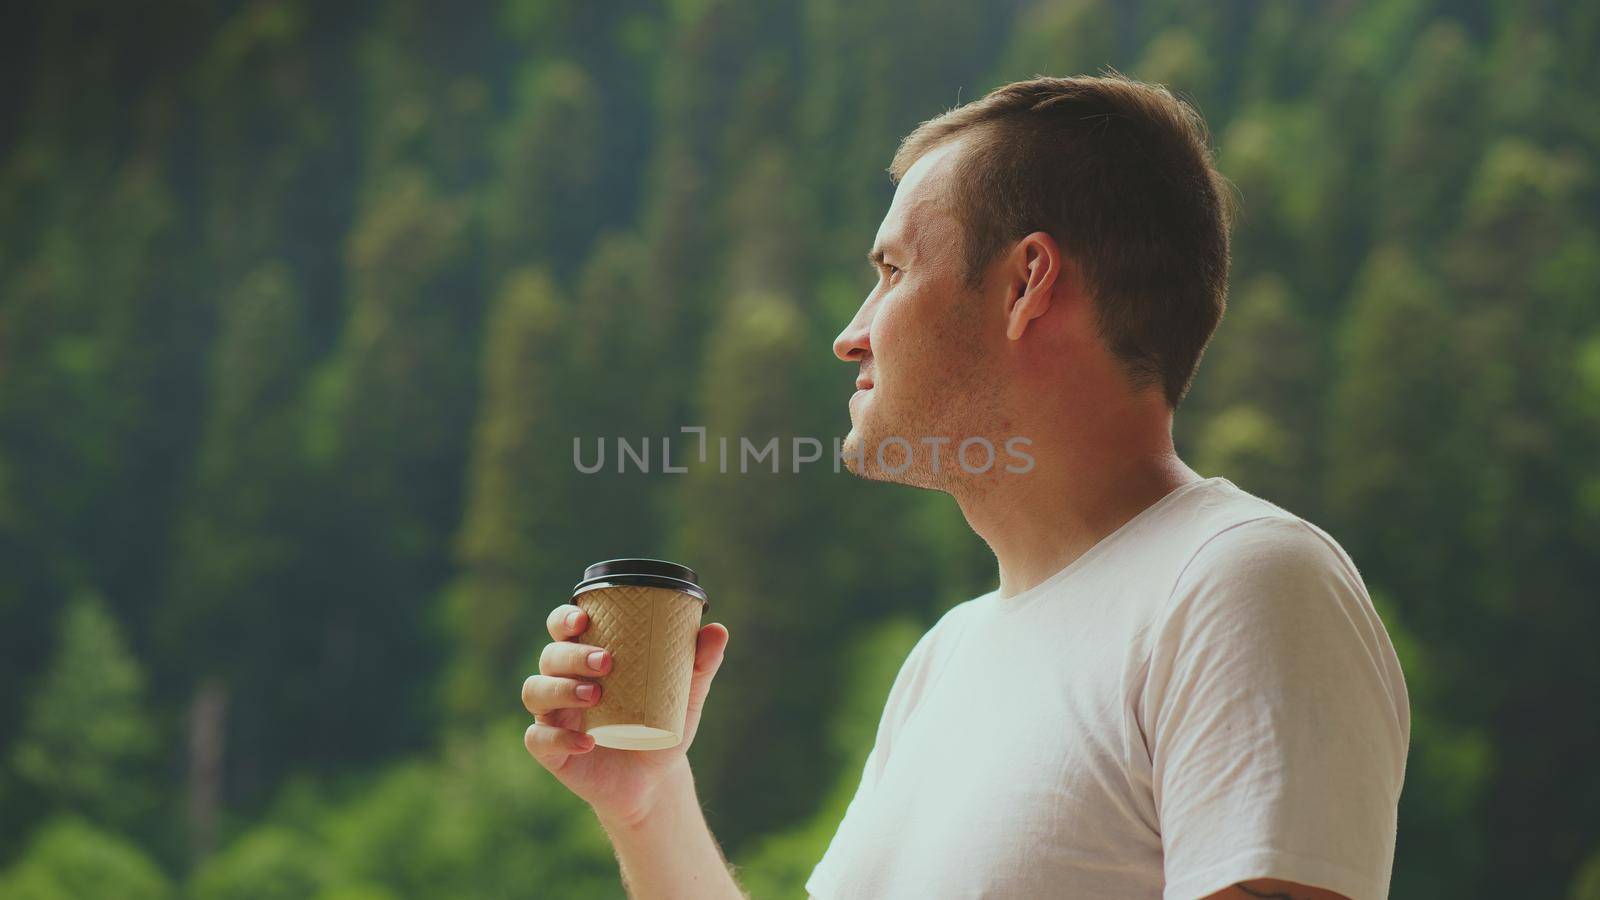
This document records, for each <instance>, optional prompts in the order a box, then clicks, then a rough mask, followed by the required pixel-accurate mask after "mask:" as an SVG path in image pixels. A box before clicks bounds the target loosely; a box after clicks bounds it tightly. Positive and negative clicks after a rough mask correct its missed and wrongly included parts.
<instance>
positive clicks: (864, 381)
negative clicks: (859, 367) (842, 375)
mask: <svg viewBox="0 0 1600 900" xmlns="http://www.w3.org/2000/svg"><path fill="white" fill-rule="evenodd" d="M856 390H858V391H870V390H872V379H871V378H868V377H866V376H865V375H863V376H862V377H860V378H857V379H856Z"/></svg>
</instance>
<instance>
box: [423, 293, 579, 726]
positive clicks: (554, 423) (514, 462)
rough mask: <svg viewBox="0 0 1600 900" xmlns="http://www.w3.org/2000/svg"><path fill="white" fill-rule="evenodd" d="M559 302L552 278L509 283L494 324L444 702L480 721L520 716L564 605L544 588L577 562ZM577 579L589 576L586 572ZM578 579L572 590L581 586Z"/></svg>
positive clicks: (454, 593)
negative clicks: (521, 693) (522, 687)
mask: <svg viewBox="0 0 1600 900" xmlns="http://www.w3.org/2000/svg"><path fill="white" fill-rule="evenodd" d="M565 315H566V311H565V310H564V309H563V301H562V299H561V298H560V297H559V295H558V294H557V293H556V289H555V286H554V285H553V284H552V283H551V281H550V278H549V276H548V274H546V273H545V272H542V271H540V270H537V269H522V270H518V271H517V272H515V273H513V275H512V276H511V278H510V279H509V280H508V281H507V283H506V285H505V287H504V288H502V290H501V291H500V293H499V295H498V296H497V298H496V302H495V306H494V309H493V311H492V312H491V315H490V317H489V324H488V347H487V348H486V351H485V353H484V362H483V384H484V386H483V395H484V398H483V403H482V406H481V409H480V414H479V421H478V425H477V427H476V428H475V430H474V432H473V449H472V457H471V460H472V461H471V468H470V470H469V476H468V477H469V479H470V483H471V487H470V498H469V501H468V504H467V510H466V516H465V519H464V520H463V523H462V526H461V532H460V534H459V535H458V537H457V539H456V546H457V551H456V552H457V556H458V559H459V560H460V562H461V565H462V572H461V575H460V576H459V577H458V578H457V580H456V581H455V582H454V584H453V585H452V586H451V587H450V589H449V591H448V593H447V595H446V600H445V607H446V614H447V615H448V617H449V627H450V630H451V633H452V635H453V637H454V639H455V648H454V649H455V653H454V659H453V663H452V667H451V676H450V679H449V682H448V684H447V686H446V691H447V697H446V703H447V705H448V707H449V709H450V710H451V711H452V712H454V713H457V714H461V715H469V716H475V717H481V716H484V715H487V714H490V713H492V712H494V711H506V710H508V709H514V708H515V707H514V706H513V705H512V704H513V703H514V690H513V689H514V687H515V685H517V684H518V683H519V682H520V677H519V673H520V676H526V675H528V674H530V673H531V672H532V671H533V669H532V667H531V666H530V662H531V661H532V659H533V658H534V657H533V655H532V653H531V650H532V649H533V648H534V647H536V646H538V645H539V644H540V636H541V635H544V638H543V640H545V641H548V640H549V636H548V635H547V634H545V629H544V620H545V616H546V615H547V614H548V613H549V611H550V609H551V608H552V607H554V606H556V605H558V604H560V603H562V602H564V598H562V597H560V596H559V595H555V594H550V595H547V596H546V598H545V599H546V600H547V602H545V603H541V602H540V595H539V592H538V590H537V587H538V586H539V585H540V584H546V585H547V588H553V587H554V585H550V584H548V582H549V580H550V578H551V576H552V575H557V576H559V574H563V570H565V569H571V568H572V567H573V566H574V565H578V563H577V562H576V561H575V560H573V559H571V558H570V557H568V556H567V555H565V554H563V553H562V552H561V549H562V547H563V535H564V534H567V533H568V530H567V526H566V523H565V521H564V519H565V514H564V511H565V510H566V509H568V508H570V505H571V504H572V503H573V502H574V501H575V500H576V499H577V498H575V497H573V496H572V495H571V493H570V492H566V491H563V487H564V486H565V485H567V484H569V483H570V482H571V481H572V480H573V477H572V476H571V475H570V474H569V473H570V472H571V471H572V465H571V463H570V461H569V459H568V456H567V454H568V453H569V452H570V450H569V447H568V446H567V441H565V440H562V439H558V437H557V435H558V434H559V430H560V424H561V423H560V413H561V409H562V405H561V401H560V399H559V398H560V397H561V390H560V382H559V381H558V380H557V376H556V370H557V368H558V367H557V366H556V365H553V363H554V361H555V360H554V359H553V357H554V354H555V353H556V351H557V350H558V348H559V346H560V340H561V335H562V332H563V325H564V322H563V317H564V316H565ZM579 571H580V572H581V570H579ZM576 580H577V578H576V575H574V577H573V581H576Z"/></svg>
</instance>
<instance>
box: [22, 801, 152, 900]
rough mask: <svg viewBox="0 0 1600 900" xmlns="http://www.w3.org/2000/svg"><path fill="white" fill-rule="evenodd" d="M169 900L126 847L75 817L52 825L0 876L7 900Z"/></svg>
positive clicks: (148, 866) (147, 866)
mask: <svg viewBox="0 0 1600 900" xmlns="http://www.w3.org/2000/svg"><path fill="white" fill-rule="evenodd" d="M109 896H115V897H117V898H119V900H169V898H175V897H177V896H178V895H177V893H176V892H175V891H174V890H173V887H172V883H171V882H170V881H169V880H168V879H167V876H166V875H164V874H162V872H161V869H160V868H159V867H157V866H156V864H155V863H154V862H153V861H151V860H150V858H149V857H147V856H145V854H144V853H143V852H142V851H140V850H139V848H138V847H137V846H136V845H134V844H132V843H130V842H129V841H127V840H125V839H123V838H119V837H116V836H114V835H111V834H108V833H107V832H105V831H103V830H101V829H99V828H96V827H95V826H93V825H90V824H89V823H88V822H85V821H84V820H82V819H80V818H77V817H64V818H56V819H51V820H50V821H48V822H46V823H45V824H44V825H41V826H40V827H39V830H38V832H37V833H36V834H35V835H34V837H33V839H32V840H31V841H30V842H29V843H28V845H27V847H25V848H24V849H23V851H22V855H21V857H20V858H19V859H18V860H17V861H16V862H15V863H13V864H12V865H11V867H10V868H9V869H6V870H4V871H3V872H0V897H7V898H10V900H81V898H84V897H109Z"/></svg>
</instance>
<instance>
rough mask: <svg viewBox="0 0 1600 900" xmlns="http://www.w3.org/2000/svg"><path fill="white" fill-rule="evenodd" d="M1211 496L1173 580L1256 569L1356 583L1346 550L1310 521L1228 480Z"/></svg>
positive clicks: (1180, 580) (1235, 574) (1353, 567)
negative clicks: (1208, 511)
mask: <svg viewBox="0 0 1600 900" xmlns="http://www.w3.org/2000/svg"><path fill="white" fill-rule="evenodd" d="M1216 495H1217V496H1216V498H1215V499H1214V500H1213V501H1212V502H1213V504H1214V508H1213V511H1212V514H1211V515H1210V516H1209V517H1208V519H1207V521H1206V522H1205V527H1203V528H1199V529H1196V530H1195V531H1194V532H1193V533H1191V535H1190V540H1189V541H1187V542H1186V543H1187V544H1188V545H1189V547H1188V552H1187V553H1186V559H1185V562H1184V565H1183V567H1182V569H1181V571H1180V573H1179V576H1178V583H1179V584H1181V583H1183V582H1192V581H1195V580H1200V579H1205V578H1207V577H1209V576H1212V575H1216V574H1224V575H1229V576H1233V577H1238V576H1239V575H1241V574H1245V573H1250V572H1262V571H1270V572H1273V573H1277V574H1279V575H1292V574H1296V573H1298V574H1304V575H1315V574H1320V575H1324V576H1326V575H1328V574H1336V575H1338V576H1339V577H1340V578H1348V579H1352V580H1354V581H1356V582H1358V583H1359V581H1360V575H1359V573H1358V571H1357V569H1356V566H1355V563H1354V561H1352V560H1351V559H1350V556H1349V554H1347V553H1346V552H1345V550H1344V548H1343V547H1341V546H1340V545H1339V542H1338V541H1336V540H1335V539H1334V538H1333V536H1332V535H1330V534H1329V533H1328V532H1327V531H1325V530H1324V529H1322V528H1321V527H1319V526H1318V525H1316V524H1315V523H1313V522H1311V521H1309V520H1307V519H1305V518H1303V517H1301V516H1299V515H1296V514H1295V513H1292V512H1290V511H1288V510H1286V509H1284V508H1283V507H1280V506H1278V505H1276V504H1274V503H1272V502H1270V501H1268V500H1265V499H1263V498H1261V497H1257V496H1255V495H1253V494H1250V493H1248V492H1246V491H1244V490H1242V489H1240V488H1238V487H1235V486H1233V485H1232V484H1231V483H1229V484H1225V485H1224V486H1223V488H1222V489H1220V490H1218V491H1217V492H1216ZM1175 587H1176V585H1175Z"/></svg>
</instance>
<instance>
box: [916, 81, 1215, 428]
mask: <svg viewBox="0 0 1600 900" xmlns="http://www.w3.org/2000/svg"><path fill="white" fill-rule="evenodd" d="M956 138H961V139H962V140H963V146H962V150H961V151H960V157H959V158H958V159H957V160H956V161H955V169H954V178H953V180H952V182H951V183H952V185H953V190H952V194H951V198H950V199H951V202H952V206H953V209H952V212H953V213H954V214H955V215H956V217H957V218H959V219H960V220H961V222H962V226H963V229H964V231H965V235H966V248H965V261H966V277H967V285H968V287H976V286H978V285H979V284H981V283H982V281H983V278H984V275H985V273H986V271H987V269H988V267H989V265H990V263H991V262H993V260H994V258H995V257H996V255H998V254H999V253H1000V252H1001V251H1002V250H1004V249H1006V248H1007V245H1008V244H1010V243H1012V242H1014V241H1017V240H1020V239H1021V238H1023V237H1025V236H1027V235H1028V234H1030V233H1032V232H1034V231H1047V232H1049V233H1050V234H1051V235H1052V236H1053V237H1054V238H1055V239H1056V240H1057V241H1059V242H1060V243H1061V245H1062V250H1063V252H1065V253H1067V254H1068V255H1069V256H1071V257H1072V258H1073V259H1074V260H1076V261H1077V262H1078V264H1079V265H1080V266H1081V267H1082V270H1083V274H1084V280H1085V282H1086V284H1087V286H1088V288H1089V289H1090V290H1091V291H1092V292H1093V294H1094V298H1095V313H1096V316H1095V318H1096V322H1097V325H1098V327H1099V331H1100V335H1101V337H1102V338H1103V339H1104V340H1105V341H1106V343H1107V346H1109V347H1110V349H1111V352H1112V353H1113V354H1115V355H1116V357H1117V358H1118V359H1119V360H1121V361H1122V363H1123V365H1124V368H1125V370H1126V372H1127V374H1128V376H1129V378H1130V380H1131V381H1132V383H1133V384H1135V385H1136V386H1138V387H1141V388H1143V387H1153V386H1156V385H1159V386H1160V387H1161V389H1162V391H1163V393H1164V394H1165V395H1166V399H1167V403H1168V405H1170V406H1171V407H1172V408H1173V409H1176V408H1177V407H1178V404H1179V403H1180V402H1181V401H1182V400H1183V396H1184V394H1186V393H1187V392H1188V390H1189V385H1190V383H1191V382H1192V381H1193V380H1194V373H1195V369H1196V368H1197V367H1198V366H1199V364H1200V356H1201V354H1202V353H1203V352H1204V351H1205V347H1206V344H1207V343H1208V342H1209V341H1210V340H1211V334H1212V332H1214V331H1215V330H1216V327H1217V323H1218V322H1219V321H1221V319H1222V311H1223V307H1224V305H1225V304H1226V302H1227V293H1228V232H1229V229H1230V227H1231V226H1232V221H1233V195H1232V193H1231V186H1230V185H1229V184H1228V182H1227V180H1226V179H1225V178H1223V177H1222V175H1221V174H1220V173H1219V172H1218V171H1217V170H1216V168H1215V167H1214V166H1213V164H1212V151H1211V148H1210V134H1209V132H1208V131H1207V129H1206V125H1205V122H1204V120H1202V119H1201V118H1200V115H1199V113H1197V112H1196V111H1195V110H1194V108H1193V107H1191V106H1190V105H1189V104H1187V103H1185V102H1184V101H1182V100H1180V99H1178V98H1177V97H1174V96H1173V95H1172V93H1171V92H1170V91H1168V90H1167V89H1166V88H1165V87H1163V86H1161V85H1154V84H1146V83H1143V82H1139V81H1133V80H1131V79H1129V78H1127V77H1126V76H1123V75H1122V74H1121V73H1118V72H1116V71H1115V70H1110V71H1109V73H1108V74H1107V75H1104V76H1077V77H1072V78H1045V77H1039V78H1034V79H1032V80H1029V81H1019V82H1015V83H1013V84H1008V85H1005V86H1004V87H1001V88H998V89H996V90H994V91H992V92H990V93H989V94H988V95H987V96H985V97H983V98H982V99H979V100H974V101H972V102H971V103H968V104H966V105H965V106H959V107H956V108H955V109H952V110H950V111H948V112H946V113H944V114H942V115H940V116H937V117H936V118H933V119H929V120H928V121H926V122H924V123H922V124H921V125H920V126H918V127H917V129H916V130H915V131H913V132H911V134H909V135H907V136H906V138H905V140H904V141H902V142H901V144H900V149H899V151H898V152H897V153H895V157H894V163H893V164H892V165H891V166H890V167H889V173H890V175H892V176H893V178H894V180H895V181H896V182H898V181H899V180H900V179H901V178H903V177H904V176H905V174H906V171H907V170H908V169H910V168H911V166H912V165H913V164H914V163H915V162H916V161H917V159H918V158H920V157H921V156H922V155H923V154H925V153H927V152H928V151H929V150H932V149H933V148H935V147H937V146H939V145H941V144H944V143H945V142H947V141H950V140H954V139H956Z"/></svg>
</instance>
